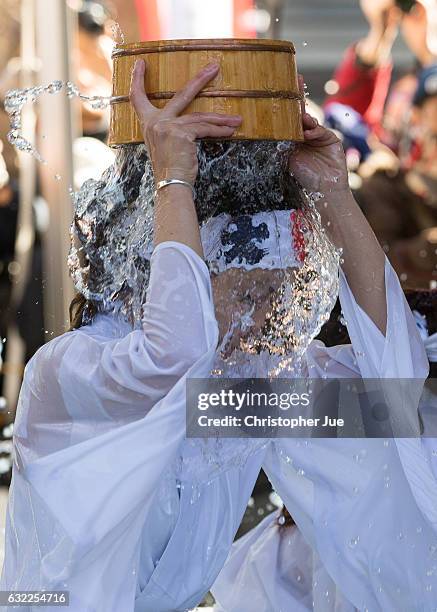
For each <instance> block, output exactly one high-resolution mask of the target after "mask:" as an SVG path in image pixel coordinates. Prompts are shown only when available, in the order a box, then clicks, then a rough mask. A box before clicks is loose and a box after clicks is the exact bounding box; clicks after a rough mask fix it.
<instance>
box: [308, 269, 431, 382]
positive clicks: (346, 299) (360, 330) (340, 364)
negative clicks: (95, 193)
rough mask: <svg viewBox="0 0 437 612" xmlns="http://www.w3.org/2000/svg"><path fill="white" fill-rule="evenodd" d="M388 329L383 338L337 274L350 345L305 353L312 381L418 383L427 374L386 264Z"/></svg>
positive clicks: (413, 329) (405, 305) (418, 343)
mask: <svg viewBox="0 0 437 612" xmlns="http://www.w3.org/2000/svg"><path fill="white" fill-rule="evenodd" d="M385 291H386V303H387V329H386V334H385V336H384V334H383V333H382V332H381V331H380V330H379V329H378V328H377V326H376V325H375V323H374V322H373V321H372V320H371V319H370V317H369V316H368V315H367V314H366V312H364V310H363V309H362V308H361V306H359V304H358V303H357V302H356V300H355V298H354V295H353V293H352V291H351V289H350V287H349V285H348V282H347V280H346V276H345V275H344V273H343V271H342V270H341V269H340V295H339V297H340V303H341V308H342V312H343V316H344V319H345V321H346V324H347V330H348V332H349V337H350V340H351V344H349V345H344V346H334V347H330V348H328V347H325V346H324V345H323V343H322V342H320V341H315V342H313V343H312V344H311V345H310V347H309V349H308V351H307V364H308V376H309V377H310V378H317V377H325V376H327V377H329V378H353V377H356V376H359V377H361V378H419V379H426V377H427V375H428V370H429V366H428V359H427V357H426V352H425V349H424V346H423V342H422V339H421V337H420V334H419V332H418V330H417V325H416V323H415V321H414V317H413V315H412V313H411V310H410V308H409V306H408V303H407V301H406V299H405V296H404V293H403V291H402V288H401V286H400V284H399V280H398V277H397V275H396V273H395V271H394V270H393V268H392V266H391V264H390V262H389V261H388V259H387V258H386V259H385Z"/></svg>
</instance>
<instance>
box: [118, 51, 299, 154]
mask: <svg viewBox="0 0 437 612" xmlns="http://www.w3.org/2000/svg"><path fill="white" fill-rule="evenodd" d="M142 56H143V57H144V58H145V60H146V62H147V70H146V76H145V88H146V91H147V92H150V98H151V101H152V103H153V104H154V105H155V106H156V107H157V108H162V107H163V106H164V105H165V104H166V102H167V100H168V99H169V98H170V97H171V96H172V95H173V92H176V91H178V90H180V89H181V88H182V87H183V86H184V85H185V83H186V82H187V81H188V80H189V79H190V78H192V77H193V76H194V75H195V74H196V72H198V71H199V70H200V69H201V68H202V67H203V66H205V65H206V64H207V63H209V62H212V61H218V62H219V63H220V64H221V70H220V73H219V74H218V75H217V77H216V78H215V79H214V80H213V81H211V82H210V83H209V84H208V86H207V87H205V88H204V90H202V92H201V94H200V95H199V96H198V97H197V98H196V99H195V100H194V101H193V103H192V104H190V105H189V107H188V108H187V109H186V111H185V112H186V113H191V112H214V113H231V114H240V115H241V116H242V117H243V123H242V125H241V127H240V128H239V129H238V130H237V131H236V132H235V134H234V135H233V136H232V139H239V140H246V139H248V140H255V139H256V140H261V139H262V140H295V141H301V140H303V132H302V116H301V104H300V101H301V96H300V93H299V87H298V79H297V69H296V63H295V54H294V47H293V45H292V43H287V42H284V41H268V40H249V39H248V40H244V39H237V40H233V39H221V40H220V39H219V40H206V41H204V40H192V41H190V40H179V41H156V42H146V43H133V44H128V45H121V46H120V47H117V49H116V50H115V51H114V53H113V57H114V78H113V100H112V105H111V123H110V136H109V144H110V145H113V146H115V145H119V144H128V143H140V142H143V137H142V135H141V129H140V126H139V123H138V120H137V118H136V115H135V113H134V110H133V108H132V106H131V104H130V103H129V98H128V93H129V86H130V79H131V71H132V68H133V65H134V63H135V61H136V60H137V59H138V58H139V57H142Z"/></svg>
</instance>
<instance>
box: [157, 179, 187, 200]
mask: <svg viewBox="0 0 437 612" xmlns="http://www.w3.org/2000/svg"><path fill="white" fill-rule="evenodd" d="M168 185H186V186H187V187H189V188H190V189H191V191H192V193H193V198H194V197H195V195H196V191H195V189H194V187H193V185H192V184H191V183H189V182H188V181H181V180H180V179H165V180H163V181H159V183H157V185H156V189H155V198H156V195H157V193H158V191H159V190H160V189H163V188H164V187H167V186H168Z"/></svg>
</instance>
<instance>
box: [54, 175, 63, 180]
mask: <svg viewBox="0 0 437 612" xmlns="http://www.w3.org/2000/svg"><path fill="white" fill-rule="evenodd" d="M54 178H55V180H56V181H60V180H61V178H62V177H61V175H60V174H55V177H54Z"/></svg>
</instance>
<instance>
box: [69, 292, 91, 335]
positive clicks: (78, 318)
mask: <svg viewBox="0 0 437 612" xmlns="http://www.w3.org/2000/svg"><path fill="white" fill-rule="evenodd" d="M68 310H69V315H70V328H69V330H68V331H73V330H74V329H79V328H80V327H82V326H83V325H89V324H90V323H91V321H92V320H93V318H94V316H95V315H96V314H97V306H96V305H95V304H93V302H92V301H91V300H87V299H86V298H85V297H84V296H83V295H82V294H81V293H76V295H75V296H74V298H73V299H72V300H71V304H70V307H69V309H68ZM85 314H87V316H84V315H85Z"/></svg>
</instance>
